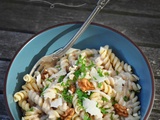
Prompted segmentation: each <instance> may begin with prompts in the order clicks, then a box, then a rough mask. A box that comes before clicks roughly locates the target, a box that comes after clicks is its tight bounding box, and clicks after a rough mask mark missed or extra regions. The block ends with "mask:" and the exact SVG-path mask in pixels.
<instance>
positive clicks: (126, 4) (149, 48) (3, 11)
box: [0, 0, 160, 120]
mask: <svg viewBox="0 0 160 120" xmlns="http://www.w3.org/2000/svg"><path fill="white" fill-rule="evenodd" d="M48 2H54V3H57V2H61V3H65V4H67V5H76V7H65V6H61V5H57V4H56V5H55V6H54V8H50V7H51V6H50V4H48V3H46V2H45V3H44V2H31V1H30V0H1V1H0V83H1V84H0V119H3V120H8V119H9V116H8V114H7V111H6V109H5V102H4V97H3V91H4V81H5V74H6V72H7V68H8V66H9V63H10V62H11V60H12V58H13V57H14V55H15V54H16V52H17V51H18V49H20V48H21V46H22V45H23V44H24V43H25V42H26V41H27V40H28V39H29V38H30V37H32V36H33V35H35V34H36V33H38V32H40V31H42V30H44V29H46V28H48V27H51V26H54V25H57V24H60V23H64V22H71V21H81V22H83V21H84V20H85V19H86V18H87V16H88V15H89V14H90V13H91V11H92V10H93V8H94V7H95V5H96V0H54V1H53V0H48ZM84 3H85V4H84ZM77 5H83V6H81V7H80V6H77ZM52 7H53V6H52ZM94 22H96V23H99V24H103V25H106V26H109V27H112V28H114V29H116V30H118V31H120V32H122V33H123V34H125V35H126V36H128V37H129V38H131V39H132V40H133V41H134V42H135V43H136V44H137V45H138V46H139V47H140V49H141V50H142V51H143V52H144V54H145V55H146V56H147V58H148V60H149V62H150V64H151V66H152V69H153V72H154V76H155V88H156V91H155V101H154V106H153V109H152V112H151V115H150V117H149V120H160V0H111V1H110V3H109V4H108V5H107V6H106V7H105V9H104V10H103V11H101V12H100V14H99V15H98V16H97V17H96V18H95V19H94Z"/></svg>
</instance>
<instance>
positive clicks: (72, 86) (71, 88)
mask: <svg viewBox="0 0 160 120" xmlns="http://www.w3.org/2000/svg"><path fill="white" fill-rule="evenodd" d="M69 90H70V91H72V93H75V91H76V86H75V85H74V84H72V85H70V87H69Z"/></svg>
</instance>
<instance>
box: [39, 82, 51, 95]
mask: <svg viewBox="0 0 160 120" xmlns="http://www.w3.org/2000/svg"><path fill="white" fill-rule="evenodd" d="M48 87H49V84H47V85H46V86H45V87H44V88H42V89H41V91H42V92H41V96H43V95H44V91H45V90H46V89H47V88H48Z"/></svg>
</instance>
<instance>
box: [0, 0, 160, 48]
mask: <svg viewBox="0 0 160 120" xmlns="http://www.w3.org/2000/svg"><path fill="white" fill-rule="evenodd" d="M128 2H129V1H128ZM128 2H127V0H126V1H125V0H124V1H123V2H122V3H123V5H122V6H121V7H122V8H123V9H124V8H125V9H124V11H127V12H128V11H129V10H130V9H129V7H128V6H127V5H130V4H129V3H128ZM134 2H135V0H134ZM134 2H133V3H134ZM149 2H151V1H149ZM22 3H25V4H22ZM27 3H28V4H27ZM122 3H121V4H122ZM35 4H38V3H35V2H32V3H30V2H26V0H21V1H17V2H7V1H4V2H2V4H0V11H3V12H1V15H2V16H3V17H0V27H1V28H0V29H9V30H14V31H22V32H29V33H37V32H39V31H41V30H43V29H45V28H48V27H50V26H53V25H57V24H60V23H64V22H71V21H82V22H83V21H84V20H85V19H86V18H87V17H88V15H89V14H90V13H91V11H92V9H89V8H88V9H87V10H86V11H85V12H84V9H83V7H82V8H78V9H75V8H70V9H68V8H67V7H55V8H54V9H50V8H49V7H48V6H42V4H44V3H41V4H40V5H39V4H38V5H37V6H35ZM87 4H88V6H90V4H89V3H87ZM119 4H120V2H119ZM152 4H153V3H152ZM114 5H116V6H118V5H117V3H114V4H113V6H114ZM124 5H126V6H127V8H126V7H124ZM134 5H135V6H134ZM136 5H139V7H138V6H136ZM155 5H157V4H156V2H155ZM111 6H112V5H111ZM111 6H110V7H111ZM116 6H115V7H113V8H112V7H111V8H110V9H111V10H113V11H114V10H115V9H118V8H119V7H116ZM133 6H134V7H136V10H137V14H139V12H141V10H139V9H140V8H141V7H143V6H144V4H143V2H140V3H139V4H136V2H135V4H133ZM140 6H141V7H140ZM146 6H147V5H146ZM147 7H148V6H147ZM122 8H121V9H122ZM108 9H109V8H106V10H104V12H101V13H100V14H99V15H98V16H97V17H96V18H95V19H94V22H97V23H100V24H103V25H107V26H110V27H112V28H114V29H116V30H118V31H120V32H122V33H124V34H125V35H127V36H129V37H130V38H131V39H132V40H134V41H136V42H139V43H142V42H144V43H146V44H148V45H149V44H154V45H157V44H156V43H159V37H158V36H159V35H160V32H159V31H160V18H155V17H143V16H141V15H132V14H131V15H130V14H129V13H128V14H127V15H126V14H122V13H111V12H108V11H109V10H108ZM132 9H133V8H132ZM148 9H149V8H148ZM148 9H147V10H148ZM155 9H156V7H155ZM145 10H146V8H145ZM117 11H118V10H117ZM119 11H122V10H119ZM149 11H150V10H148V11H146V13H147V14H148V13H149ZM155 11H156V10H155ZM24 13H25V14H24ZM156 16H157V15H156ZM63 18H65V19H63ZM150 28H152V29H150ZM158 45H159V46H160V44H158Z"/></svg>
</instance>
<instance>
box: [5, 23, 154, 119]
mask: <svg viewBox="0 0 160 120" xmlns="http://www.w3.org/2000/svg"><path fill="white" fill-rule="evenodd" d="M70 24H83V22H65V23H60V24H56V25H53V26H51V27H48V28H45V29H43V30H41V31H40V32H37V33H36V34H34V35H33V36H32V37H30V38H29V39H28V40H27V41H26V42H25V43H24V44H23V45H22V46H21V47H20V48H19V49H18V50H17V51H16V53H15V55H14V56H13V58H12V59H11V61H10V64H9V66H8V68H7V72H6V75H5V79H4V80H5V81H4V102H5V108H6V111H7V113H8V115H9V117H10V118H11V119H12V120H14V117H13V115H12V113H11V111H10V109H9V105H8V102H7V94H6V88H7V87H6V84H7V78H8V74H9V70H10V68H11V65H12V63H13V61H14V59H15V58H16V56H17V55H18V53H19V52H20V51H21V50H22V49H23V48H24V46H25V45H26V44H27V43H29V42H30V41H31V40H32V39H33V38H34V37H36V36H38V35H39V34H41V33H43V32H45V31H47V30H50V29H53V28H56V27H60V26H64V25H70ZM91 25H95V26H99V27H102V28H107V29H109V30H111V31H113V32H116V33H118V34H120V35H121V36H123V37H124V38H126V39H127V40H128V41H129V42H131V43H132V44H133V45H134V46H135V47H136V48H137V49H138V50H139V52H140V53H141V55H142V56H143V58H144V59H145V61H146V63H147V66H148V68H149V72H150V75H151V79H152V83H153V84H152V96H151V102H150V105H149V108H148V110H147V113H146V115H145V116H144V120H147V119H148V118H149V116H150V114H151V111H152V108H153V104H154V98H155V80H154V74H153V71H152V68H151V65H150V63H149V60H148V59H147V57H146V56H145V54H144V53H143V52H142V50H141V49H140V48H139V47H138V45H136V43H135V42H133V41H132V40H131V39H130V38H129V37H127V36H126V35H124V34H123V33H122V32H120V31H118V30H116V29H114V28H111V27H109V26H107V25H102V24H100V23H95V22H92V23H91Z"/></svg>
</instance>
